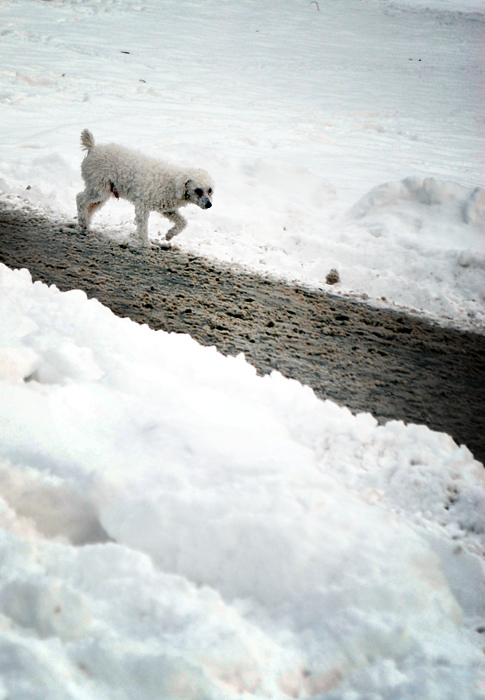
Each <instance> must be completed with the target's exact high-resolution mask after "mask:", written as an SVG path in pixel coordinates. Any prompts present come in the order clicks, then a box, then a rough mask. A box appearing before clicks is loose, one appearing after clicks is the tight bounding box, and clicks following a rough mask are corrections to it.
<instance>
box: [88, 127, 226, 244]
mask: <svg viewBox="0 0 485 700" xmlns="http://www.w3.org/2000/svg"><path fill="white" fill-rule="evenodd" d="M81 146H82V147H83V148H84V149H85V150H86V151H87V154H86V157H85V158H84V160H83V163H82V166H81V173H82V176H83V180H84V183H85V186H86V188H85V190H84V192H80V193H79V194H78V195H77V197H76V202H77V218H78V224H79V226H80V227H81V228H83V229H85V230H88V229H89V223H90V221H91V217H92V216H93V214H94V212H95V211H96V210H97V209H99V208H100V207H102V206H103V204H105V203H106V201H107V200H108V199H109V198H110V197H111V196H114V197H116V199H119V198H120V197H121V199H127V200H128V201H129V202H131V203H132V204H134V205H135V222H136V230H137V234H138V236H139V238H140V242H141V244H142V245H143V246H147V247H148V246H150V242H149V240H148V216H149V214H150V212H151V211H156V212H158V213H160V214H162V215H163V216H165V217H166V218H167V219H169V221H171V222H172V223H173V226H172V228H171V229H170V230H169V231H168V232H167V234H166V236H165V238H166V240H167V241H170V240H171V239H172V238H173V237H174V236H176V235H177V234H178V233H180V232H181V231H182V230H183V229H184V228H185V227H186V225H187V222H186V220H185V219H184V217H183V216H181V215H180V214H179V212H178V209H179V208H180V207H185V206H186V205H187V204H190V203H191V202H192V204H197V206H198V207H200V208H201V209H209V208H210V207H211V206H212V201H211V200H212V193H213V190H214V185H213V182H212V180H211V178H210V176H209V175H208V173H206V172H205V170H191V169H185V168H179V167H177V166H175V165H170V164H168V163H163V162H161V161H158V160H155V159H154V158H149V157H148V156H144V155H142V154H141V153H137V152H136V151H131V150H129V149H128V148H123V146H118V145H117V144H114V143H110V144H107V145H105V146H103V145H101V146H96V144H95V142H94V137H93V135H92V133H91V132H90V131H88V130H87V129H85V130H84V131H83V132H82V134H81Z"/></svg>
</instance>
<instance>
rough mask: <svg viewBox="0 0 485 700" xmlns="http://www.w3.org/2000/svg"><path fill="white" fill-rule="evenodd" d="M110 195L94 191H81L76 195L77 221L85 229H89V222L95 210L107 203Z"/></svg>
mask: <svg viewBox="0 0 485 700" xmlns="http://www.w3.org/2000/svg"><path fill="white" fill-rule="evenodd" d="M107 199H108V197H107V196H106V195H102V194H99V193H94V192H87V191H86V190H84V192H80V193H79V194H78V195H77V197H76V204H77V222H78V224H79V226H80V227H81V228H82V229H84V230H85V231H89V224H90V222H91V218H92V216H93V214H94V212H95V211H96V210H97V209H100V208H101V207H102V206H103V204H105V202H106V200H107Z"/></svg>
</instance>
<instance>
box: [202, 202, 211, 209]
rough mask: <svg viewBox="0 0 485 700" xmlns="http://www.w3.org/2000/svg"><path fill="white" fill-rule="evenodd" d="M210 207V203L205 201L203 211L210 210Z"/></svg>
mask: <svg viewBox="0 0 485 700" xmlns="http://www.w3.org/2000/svg"><path fill="white" fill-rule="evenodd" d="M211 206H212V202H211V201H209V200H207V202H206V203H205V204H204V209H210V208H211Z"/></svg>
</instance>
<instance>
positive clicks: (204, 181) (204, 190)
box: [184, 170, 214, 209]
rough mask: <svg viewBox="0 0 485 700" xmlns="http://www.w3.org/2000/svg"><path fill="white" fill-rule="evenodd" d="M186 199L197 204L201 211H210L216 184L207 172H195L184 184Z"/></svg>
mask: <svg viewBox="0 0 485 700" xmlns="http://www.w3.org/2000/svg"><path fill="white" fill-rule="evenodd" d="M184 189H185V192H184V199H187V200H188V201H189V202H192V204H197V206H198V207H200V208H201V209H210V208H211V206H212V195H213V194H214V183H213V182H212V179H211V177H210V175H209V174H208V173H206V172H205V170H194V171H193V172H192V173H191V176H190V178H189V179H187V180H185V182H184Z"/></svg>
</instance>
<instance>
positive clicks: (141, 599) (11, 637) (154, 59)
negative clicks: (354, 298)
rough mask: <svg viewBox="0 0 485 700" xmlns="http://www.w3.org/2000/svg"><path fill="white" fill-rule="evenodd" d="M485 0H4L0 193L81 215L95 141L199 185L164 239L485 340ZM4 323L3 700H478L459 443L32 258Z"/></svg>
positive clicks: (0, 501)
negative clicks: (211, 193) (186, 331)
mask: <svg viewBox="0 0 485 700" xmlns="http://www.w3.org/2000/svg"><path fill="white" fill-rule="evenodd" d="M478 9H479V8H478V7H477V6H476V5H473V4H470V3H467V4H465V3H458V0H457V1H456V2H453V0H447V1H446V2H439V0H433V1H432V2H425V1H424V0H423V1H422V2H419V3H418V2H410V1H409V2H400V3H388V2H380V3H377V2H357V0H356V1H355V2H352V1H350V2H345V3H343V2H335V1H334V0H330V1H329V2H323V0H319V2H318V3H315V2H314V3H306V2H297V1H296V0H281V1H280V2H279V3H274V2H269V1H267V0H262V1H261V2H259V1H258V2H256V1H254V2H253V1H251V0H241V2H232V3H226V2H223V1H222V0H208V1H207V2H204V3H192V2H188V0H179V1H178V2H169V1H168V0H167V2H163V3H161V2H160V3H156V2H154V1H152V2H148V1H145V0H140V1H139V2H135V1H134V0H123V1H122V0H120V1H119V2H116V1H115V0H86V1H83V0H78V1H76V0H71V1H70V2H61V1H60V0H59V1H57V0H52V2H44V1H42V0H28V1H27V0H20V1H16V2H13V1H12V2H11V1H9V0H4V2H3V3H2V4H1V5H0V18H1V21H0V52H1V56H2V62H1V68H0V76H1V79H0V113H1V115H2V125H3V130H2V134H1V135H0V178H1V190H2V192H3V197H4V198H6V199H8V200H9V201H11V202H13V203H16V204H19V205H20V204H21V201H22V199H27V200H28V201H29V202H30V203H32V204H34V205H35V206H38V207H41V208H48V207H49V208H50V209H51V210H52V211H53V212H54V213H55V214H56V215H59V214H60V215H62V216H65V217H67V218H73V216H74V214H75V211H74V204H73V202H74V197H75V194H76V192H77V191H79V190H80V189H81V180H80V175H79V164H80V160H81V153H80V151H79V147H78V139H79V133H80V131H81V129H82V128H84V127H89V128H90V129H91V130H92V131H93V132H94V134H95V136H96V137H97V138H98V139H99V140H100V141H110V140H116V141H120V142H122V143H124V144H126V145H131V146H134V147H137V148H140V149H141V150H143V151H145V152H148V153H152V154H159V155H160V156H166V157H168V158H170V159H173V160H176V161H177V162H188V163H193V164H195V165H197V166H201V167H205V168H207V169H208V170H209V171H210V172H211V173H212V174H213V176H214V178H215V180H216V182H217V183H218V188H217V198H216V200H215V205H214V207H213V209H211V210H210V211H209V212H201V211H199V210H195V209H193V210H192V211H191V212H190V223H189V228H188V229H187V231H185V232H184V233H183V234H182V235H181V236H180V239H179V242H178V244H179V245H180V246H182V247H184V248H187V249H191V250H194V251H195V252H198V253H203V254H206V255H210V256H213V257H218V258H221V259H224V260H229V261H234V262H239V263H243V264H247V265H250V266H253V267H260V268H261V269H265V270H266V271H272V272H275V273H277V274H281V275H286V276H289V277H296V278H299V279H302V280H305V281H306V282H308V283H312V284H315V285H321V284H322V283H323V281H324V278H325V275H326V273H327V272H328V270H329V269H330V268H331V267H336V268H338V269H339V271H340V274H341V278H342V283H341V286H340V291H342V292H343V293H350V292H352V293H354V294H364V293H365V294H368V295H369V297H371V298H372V299H379V298H381V297H383V296H384V297H386V299H387V300H388V302H389V303H394V304H400V305H404V306H409V307H414V308H416V309H419V310H420V311H422V312H424V313H427V314H430V315H432V316H437V317H440V318H441V319H444V320H445V321H446V320H447V321H449V322H452V323H454V324H455V325H466V324H470V323H471V324H473V325H474V326H475V327H478V326H479V325H480V324H481V323H483V319H484V312H483V297H481V296H480V294H481V293H483V288H481V287H480V285H481V284H482V282H483V269H484V250H483V236H484V233H483V229H480V226H481V224H480V219H481V217H482V215H483V208H484V202H483V190H477V189H476V188H477V187H478V186H479V185H480V182H481V172H480V170H481V159H482V155H483V137H482V136H481V135H480V133H479V130H480V128H481V125H482V123H481V122H480V118H481V117H480V114H479V87H480V85H479V79H480V65H479V62H480V41H481V40H482V39H483V17H482V15H481V14H479V12H478ZM123 52H126V53H123ZM385 183H392V184H385ZM375 188H377V189H375ZM17 197H20V199H17ZM187 213H189V210H187ZM131 220H132V211H131V209H130V207H124V206H123V205H122V204H119V203H116V202H114V201H113V203H112V204H110V205H109V206H108V207H106V208H105V210H103V213H102V214H101V215H100V216H99V219H98V221H99V224H100V227H101V230H102V231H103V232H104V233H105V235H108V231H111V232H113V231H114V234H113V235H115V236H116V237H117V238H122V237H123V236H126V231H130V230H132V223H131ZM159 226H163V223H162V221H161V220H160V219H157V217H155V216H154V217H153V220H152V235H153V236H156V235H157V230H158V227H159ZM120 254H122V253H121V251H120ZM0 317H1V319H2V325H1V330H0V435H1V437H2V439H1V444H0V524H1V529H0V568H1V572H0V648H1V653H0V699H1V698H4V699H5V700H7V698H8V699H9V700H10V698H15V700H17V699H20V700H26V699H28V700H47V699H48V700H71V699H72V700H81V699H82V700H132V699H134V698H136V700H138V699H143V700H151V699H152V698H153V700H155V699H157V700H159V699H160V698H167V699H171V698H181V699H182V698H183V699H184V700H186V699H190V698H207V699H210V700H213V699H214V700H218V699H219V698H224V699H226V698H228V699H229V698H249V697H256V698H258V697H259V698H275V699H277V700H282V699H284V698H296V697H301V698H303V697H317V698H325V700H410V699H411V698H416V700H417V699H418V698H419V700H456V699H457V698H460V700H479V699H483V698H485V668H484V664H483V659H484V657H483V651H482V647H483V646H484V645H483V636H484V633H485V567H484V563H483V554H484V544H485V542H484V540H485V483H484V472H483V467H482V465H479V464H478V463H477V462H475V461H474V460H473V458H472V456H471V455H470V453H469V451H468V450H467V448H466V447H461V448H458V447H457V446H456V445H455V444H454V443H453V441H452V440H451V438H450V437H448V436H446V435H444V434H438V433H433V432H431V431H430V430H428V429H427V428H425V427H424V426H415V425H407V426H406V425H404V424H403V423H400V422H393V423H389V424H387V425H385V426H378V425H377V424H376V422H375V420H374V419H373V418H372V417H371V416H370V415H359V416H353V415H352V414H351V413H350V412H349V411H348V410H347V409H345V408H340V407H337V406H336V405H335V404H333V403H332V402H322V401H320V400H318V399H317V398H316V397H315V396H314V394H313V393H312V391H311V390H310V389H308V388H306V387H303V386H301V385H300V384H299V383H297V382H294V381H291V380H287V379H284V378H283V377H281V376H280V375H277V374H273V375H272V376H268V377H265V378H261V377H257V376H256V374H255V372H254V370H253V369H252V368H251V367H250V366H249V365H248V364H247V363H246V362H245V361H244V358H242V357H239V358H224V357H222V356H221V355H219V354H218V353H217V352H216V351H215V349H213V348H202V347H201V346H199V345H198V344H197V343H196V342H195V341H193V340H191V339H190V338H189V337H188V336H182V335H169V334H166V333H163V332H154V331H151V330H150V329H148V327H146V326H138V325H136V324H134V323H132V322H131V321H129V320H127V319H124V320H123V319H119V318H117V317H115V316H114V315H113V314H112V313H111V312H110V311H109V310H108V309H106V308H105V307H103V306H102V305H101V304H99V303H98V302H97V301H96V300H90V301H88V300H87V298H86V296H85V294H84V293H83V292H80V291H71V292H68V293H60V292H59V291H58V290H57V289H56V288H54V287H51V288H48V287H46V286H45V285H42V284H40V283H38V282H37V283H35V284H32V281H31V279H30V276H29V274H28V272H27V271H25V270H24V271H20V272H19V271H16V272H13V271H10V270H8V269H7V268H6V267H4V266H0Z"/></svg>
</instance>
